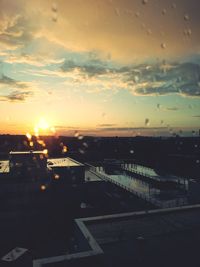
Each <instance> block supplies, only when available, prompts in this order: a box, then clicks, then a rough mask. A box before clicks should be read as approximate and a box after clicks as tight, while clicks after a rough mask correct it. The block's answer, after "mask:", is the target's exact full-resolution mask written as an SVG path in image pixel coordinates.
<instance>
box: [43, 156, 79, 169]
mask: <svg viewBox="0 0 200 267" xmlns="http://www.w3.org/2000/svg"><path fill="white" fill-rule="evenodd" d="M47 165H48V166H49V167H76V166H83V164H81V163H79V162H78V161H75V160H74V159H71V158H53V159H48V160H47Z"/></svg>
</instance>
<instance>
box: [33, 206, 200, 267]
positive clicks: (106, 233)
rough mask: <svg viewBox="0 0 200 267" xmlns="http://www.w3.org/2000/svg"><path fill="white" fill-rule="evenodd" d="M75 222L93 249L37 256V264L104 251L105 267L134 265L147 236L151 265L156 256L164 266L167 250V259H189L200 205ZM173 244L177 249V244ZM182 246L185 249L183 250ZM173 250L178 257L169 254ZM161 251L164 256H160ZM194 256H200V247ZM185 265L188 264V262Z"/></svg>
mask: <svg viewBox="0 0 200 267" xmlns="http://www.w3.org/2000/svg"><path fill="white" fill-rule="evenodd" d="M75 222H76V225H77V226H78V228H79V229H80V230H81V232H82V234H83V235H84V236H85V237H86V238H87V240H88V241H89V244H90V246H91V248H92V250H91V251H90V252H89V251H85V252H82V253H81V254H80V253H75V254H73V255H66V254H65V255H60V256H58V257H53V256H51V257H48V258H40V259H35V260H33V266H34V267H41V266H60V264H61V262H63V264H64V263H65V264H66V262H67V261H68V260H70V259H71V257H73V259H74V260H75V259H78V258H79V257H86V256H93V255H95V254H96V255H98V254H99V255H100V254H102V253H103V255H102V256H103V257H104V261H102V262H101V265H102V266H103V267H108V266H110V265H111V263H112V262H114V263H115V266H122V263H123V264H124V262H125V260H126V263H127V266H133V263H137V259H138V253H141V252H143V253H145V251H142V246H143V244H146V243H144V242H146V241H145V240H147V241H148V243H147V245H146V247H147V246H148V247H147V251H146V252H147V253H148V254H150V255H153V258H150V261H149V259H148V258H147V262H148V261H149V266H150V265H151V264H152V263H154V264H155V263H156V259H157V260H159V261H160V262H159V264H157V265H155V266H161V264H160V263H163V254H164V255H165V253H166V254H167V255H168V258H166V259H165V260H167V259H169V260H170V261H169V262H170V263H174V260H176V261H178V262H180V261H183V262H184V260H185V259H183V260H181V259H182V257H183V256H184V255H186V256H187V255H189V256H188V258H187V257H186V258H187V259H189V260H190V262H191V259H192V257H191V256H190V254H191V251H194V250H195V246H196V243H195V242H194V236H197V232H198V231H199V225H200V205H194V206H185V207H179V208H170V209H159V210H149V211H140V212H130V213H122V214H114V215H105V216H98V217H88V218H79V219H75ZM197 237H198V239H197V241H198V243H197V244H199V239H200V237H199V236H197ZM183 240H184V242H183ZM141 242H142V243H141ZM173 244H175V248H177V249H175V248H174V246H173ZM188 244H189V245H190V246H189V247H188ZM178 248H179V251H178ZM182 250H183V251H184V253H183V254H182ZM168 251H170V253H168ZM173 252H174V253H175V255H174V256H175V258H174V257H169V255H171V254H172V253H173ZM177 252H179V253H177ZM88 253H89V255H88ZM160 253H161V256H159V254H160ZM188 253H189V254H188ZM148 254H147V255H148ZM142 256H143V255H142ZM144 256H145V255H144ZM194 256H195V257H197V258H199V251H198V248H197V252H195V253H194ZM121 258H122V259H123V261H122V262H120V259H121ZM144 258H145V257H144ZM97 261H98V259H97ZM110 261H111V262H110ZM92 265H95V262H92ZM92 265H91V266H92ZM62 266H63V265H62ZM77 266H80V265H79V262H77ZM136 266H138V264H137V265H136ZM139 266H148V265H139ZM165 266H172V265H169V264H168V265H165ZM173 266H179V265H177V264H176V265H173ZM184 266H188V263H187V264H186V265H184Z"/></svg>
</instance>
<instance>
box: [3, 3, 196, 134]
mask: <svg viewBox="0 0 200 267" xmlns="http://www.w3.org/2000/svg"><path fill="white" fill-rule="evenodd" d="M199 10H200V1H199V0H176V1H170V0H84V1H83V0H67V1H65V0H57V1H49V0H40V1H38V0H15V1H13V0H0V134H26V133H27V132H29V133H31V134H34V133H37V134H38V132H39V131H40V134H59V135H74V134H76V133H77V131H78V132H80V133H82V134H83V135H95V136H135V135H152V136H159V135H173V134H179V135H196V134H198V129H199V128H200V34H199V26H200V17H199Z"/></svg>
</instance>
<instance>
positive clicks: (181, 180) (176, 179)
mask: <svg viewBox="0 0 200 267" xmlns="http://www.w3.org/2000/svg"><path fill="white" fill-rule="evenodd" d="M137 166H138V165H136V164H131V166H130V165H129V164H122V165H121V168H122V169H123V170H126V171H130V172H132V173H135V174H139V175H141V176H143V177H147V178H150V179H153V180H156V181H160V182H162V181H164V182H168V181H174V182H177V183H179V184H182V185H185V186H186V185H187V181H188V179H187V178H182V177H177V176H173V179H168V178H165V177H162V178H161V177H159V175H158V176H156V175H155V176H153V175H150V174H148V173H146V172H145V171H139V170H138V169H137ZM141 167H142V168H143V169H144V170H149V171H153V169H151V168H148V167H144V166H141Z"/></svg>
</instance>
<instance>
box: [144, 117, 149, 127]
mask: <svg viewBox="0 0 200 267" xmlns="http://www.w3.org/2000/svg"><path fill="white" fill-rule="evenodd" d="M144 123H145V125H146V126H149V124H150V121H149V119H148V118H146V119H145V122H144Z"/></svg>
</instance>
